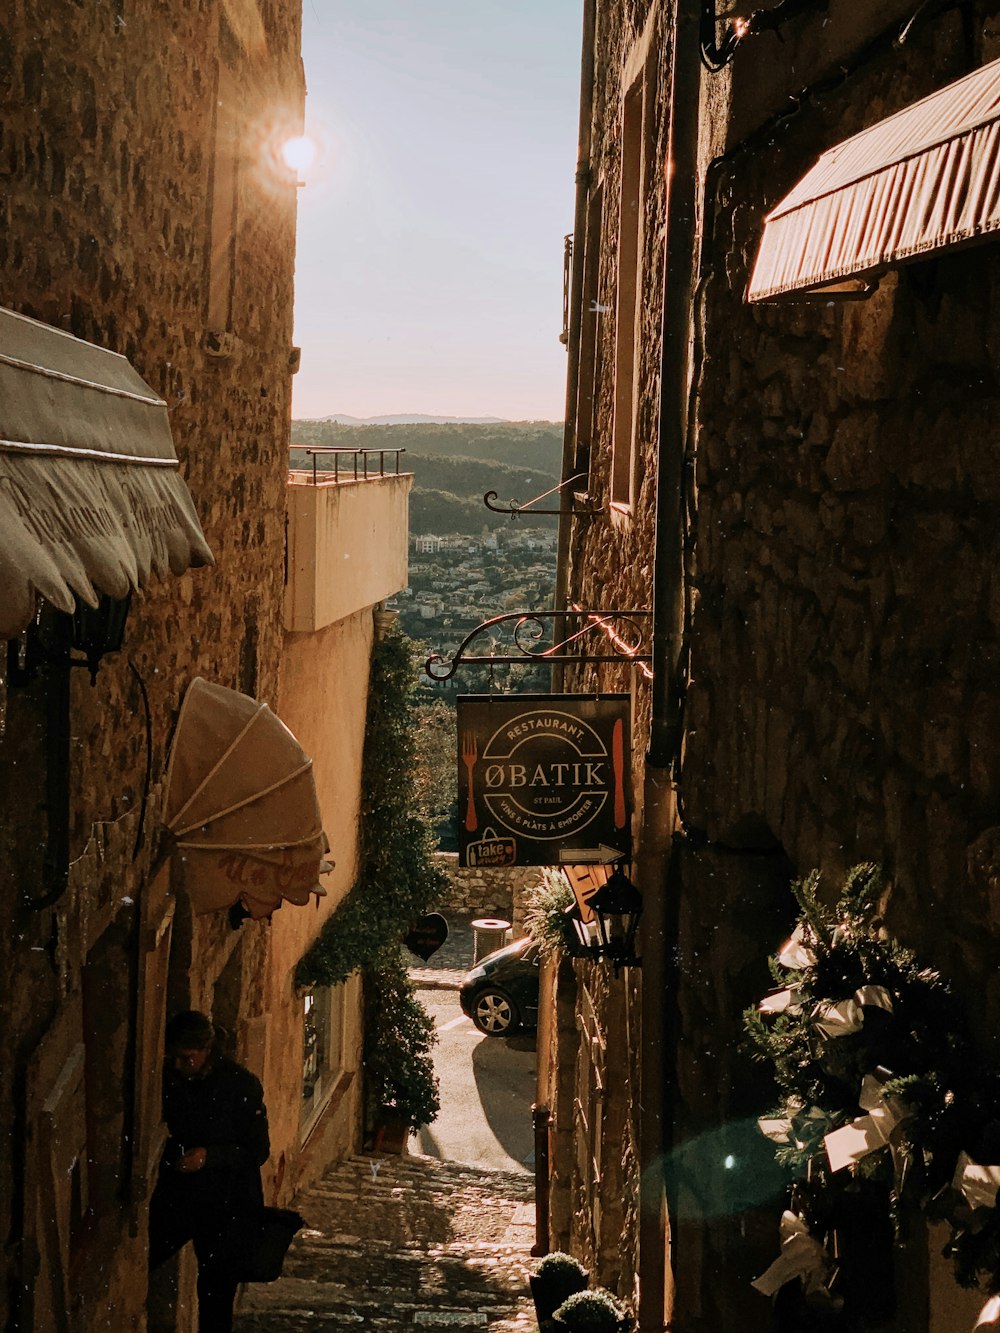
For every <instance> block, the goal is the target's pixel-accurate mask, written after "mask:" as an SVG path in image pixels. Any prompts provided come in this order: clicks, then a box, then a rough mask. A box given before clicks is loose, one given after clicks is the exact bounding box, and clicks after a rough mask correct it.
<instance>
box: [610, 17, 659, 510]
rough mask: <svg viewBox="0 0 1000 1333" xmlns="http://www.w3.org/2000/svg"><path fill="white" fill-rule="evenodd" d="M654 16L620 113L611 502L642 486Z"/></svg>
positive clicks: (628, 498)
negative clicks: (640, 422) (640, 403)
mask: <svg viewBox="0 0 1000 1333" xmlns="http://www.w3.org/2000/svg"><path fill="white" fill-rule="evenodd" d="M654 17H655V10H654V14H653V15H652V16H651V19H650V22H649V24H647V28H646V32H645V33H644V35H643V37H642V39H641V41H640V42H639V44H638V47H637V50H636V52H635V53H634V54H633V57H632V59H631V60H630V62H629V65H628V68H627V70H626V77H625V86H626V89H627V91H626V93H625V101H624V106H623V109H622V160H621V201H620V206H619V221H618V297H617V309H616V321H615V394H614V409H615V415H614V429H613V433H612V456H611V502H612V504H613V505H616V506H618V507H619V508H621V509H627V508H630V507H631V505H632V504H633V503H634V502H635V498H636V492H637V490H638V485H639V476H638V458H639V448H638V440H637V438H636V435H637V432H636V425H637V411H636V408H637V399H638V390H639V369H640V367H639V353H640V349H641V345H642V344H641V338H640V330H641V318H642V297H643V280H644V277H645V266H644V264H643V251H644V247H645V240H646V237H645V234H644V230H645V229H644V225H643V203H644V201H645V200H646V198H647V196H648V194H649V189H648V183H649V181H650V178H651V169H652V161H653V155H654V152H655V139H654V135H653V130H654V125H655V75H656V66H655V63H654V58H653V52H654V50H655V48H654V46H653V44H652V40H651V39H652V33H653V26H652V21H653V18H654Z"/></svg>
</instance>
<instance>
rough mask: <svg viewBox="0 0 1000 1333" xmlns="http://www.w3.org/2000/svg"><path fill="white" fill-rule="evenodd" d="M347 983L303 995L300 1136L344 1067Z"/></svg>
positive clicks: (308, 1128) (321, 1108)
mask: <svg viewBox="0 0 1000 1333" xmlns="http://www.w3.org/2000/svg"><path fill="white" fill-rule="evenodd" d="M346 1021H347V986H346V984H345V985H341V986H316V987H313V988H312V989H311V990H307V991H306V992H305V994H304V995H303V997H302V1037H303V1043H302V1111H301V1116H300V1128H301V1130H302V1135H303V1137H305V1135H306V1134H308V1132H309V1131H310V1130H311V1129H312V1127H313V1125H314V1124H315V1122H316V1120H317V1119H318V1117H319V1115H320V1113H321V1112H322V1110H323V1108H324V1107H325V1106H326V1104H327V1103H328V1102H329V1100H330V1097H331V1095H332V1093H333V1090H334V1088H335V1087H336V1085H337V1082H338V1080H339V1079H340V1076H341V1074H342V1073H343V1072H344V1067H345V1046H346V1042H345V1026H346Z"/></svg>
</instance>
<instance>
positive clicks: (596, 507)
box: [483, 472, 604, 518]
mask: <svg viewBox="0 0 1000 1333" xmlns="http://www.w3.org/2000/svg"><path fill="white" fill-rule="evenodd" d="M586 480H587V474H586V472H578V473H577V474H576V476H575V477H567V478H566V480H565V481H561V482H560V483H559V485H558V486H553V487H552V489H551V490H548V491H543V492H542V494H541V495H536V496H535V498H534V499H533V500H525V502H524V504H518V502H517V501H516V500H505V501H502V502H501V503H500V504H498V505H496V504H493V501H494V500H495V499H496V498H497V492H496V491H487V492H486V494H485V495H484V496H483V504H484V505H485V506H486V508H487V509H491V510H492V511H493V513H494V514H509V515H510V517H511V518H517V516H518V514H528V515H532V514H562V513H567V512H568V513H571V514H579V515H585V516H588V517H589V516H590V515H591V514H600V513H602V512H603V510H604V505H603V504H602V503H601V502H600V500H598V499H597V497H596V496H593V495H586V494H583V495H581V493H580V492H579V491H573V492H571V497H572V503H571V505H570V508H569V510H564V509H532V508H531V506H532V505H534V504H537V503H538V501H539V500H545V499H547V498H548V496H550V495H556V494H558V492H559V491H562V490H565V488H566V487H567V486H572V485H573V483H574V482H575V481H583V482H585V481H586Z"/></svg>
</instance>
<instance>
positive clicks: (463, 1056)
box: [410, 989, 535, 1172]
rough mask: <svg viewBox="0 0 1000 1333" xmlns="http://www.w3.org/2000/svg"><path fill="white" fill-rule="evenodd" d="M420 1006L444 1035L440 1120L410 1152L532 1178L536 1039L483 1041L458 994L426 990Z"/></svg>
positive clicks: (437, 1061)
mask: <svg viewBox="0 0 1000 1333" xmlns="http://www.w3.org/2000/svg"><path fill="white" fill-rule="evenodd" d="M420 999H421V1002H422V1003H423V1004H424V1005H425V1006H426V1007H427V1009H428V1011H429V1012H430V1014H431V1016H432V1017H433V1019H434V1022H435V1024H436V1026H437V1029H438V1034H439V1043H438V1045H437V1046H436V1047H435V1049H434V1068H435V1071H436V1072H437V1075H438V1078H439V1079H440V1081H441V1114H440V1115H439V1116H438V1118H437V1120H435V1122H434V1124H433V1125H425V1126H424V1127H423V1129H421V1130H420V1132H419V1134H417V1135H415V1136H414V1137H413V1139H411V1141H410V1146H411V1148H412V1149H413V1151H415V1152H422V1153H426V1154H427V1155H428V1156H430V1157H440V1158H442V1159H444V1160H445V1161H450V1162H463V1163H465V1164H466V1165H468V1166H482V1167H498V1168H500V1169H502V1170H506V1171H525V1172H527V1171H532V1170H533V1169H534V1140H533V1136H532V1130H531V1103H532V1102H533V1101H534V1098H535V1034H534V1032H525V1033H521V1034H517V1035H515V1036H512V1037H484V1036H483V1035H482V1033H480V1032H478V1031H477V1030H476V1028H475V1027H474V1026H473V1024H472V1020H471V1019H470V1018H466V1017H465V1015H464V1014H463V1013H462V1011H461V1009H460V1008H459V1004H458V994H457V992H455V991H453V990H423V989H421V991H420Z"/></svg>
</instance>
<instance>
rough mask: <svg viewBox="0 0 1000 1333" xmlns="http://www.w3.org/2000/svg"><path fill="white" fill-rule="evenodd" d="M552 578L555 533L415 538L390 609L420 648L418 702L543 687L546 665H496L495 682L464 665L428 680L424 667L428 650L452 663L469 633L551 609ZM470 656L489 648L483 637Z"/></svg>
mask: <svg viewBox="0 0 1000 1333" xmlns="http://www.w3.org/2000/svg"><path fill="white" fill-rule="evenodd" d="M555 573H556V533H555V531H554V530H553V529H551V528H521V527H518V528H513V527H511V526H508V527H506V528H503V529H501V530H500V531H496V530H491V529H488V528H484V529H483V532H482V533H481V535H480V536H478V537H470V536H467V535H465V534H464V533H448V534H441V535H439V534H435V533H422V534H418V535H415V536H412V537H411V538H410V579H409V585H408V586H407V587H406V588H404V589H403V590H402V591H401V592H400V593H398V594H397V595H396V596H395V597H394V598H392V600H391V601H390V602H389V603H388V605H389V607H390V608H391V609H393V610H397V611H398V612H399V615H400V624H401V627H402V628H403V629H404V630H405V632H406V633H407V634H408V635H409V636H410V638H412V639H414V640H415V641H416V642H417V644H418V645H419V656H420V667H421V670H420V671H419V685H420V693H421V694H422V695H423V697H424V698H427V697H429V696H430V695H435V696H439V697H440V696H441V695H442V694H443V695H445V696H447V695H449V694H452V693H475V692H478V691H479V690H485V689H489V688H494V689H497V690H499V691H502V692H507V691H509V690H511V689H514V688H516V689H518V690H542V691H544V690H547V689H548V688H549V667H548V666H547V665H545V664H544V663H540V664H538V665H537V666H536V665H534V664H532V663H527V664H519V665H516V666H506V665H502V664H500V665H497V666H496V667H494V668H492V681H491V679H490V668H487V667H470V668H462V669H461V670H460V671H459V672H457V673H456V675H454V676H452V678H451V679H450V680H448V681H444V682H441V683H435V682H433V681H431V679H430V678H429V677H428V676H427V675H426V674H425V673H424V671H423V670H422V665H423V661H424V660H426V657H428V656H429V655H431V654H432V653H436V654H438V655H439V656H440V657H442V658H444V659H446V660H450V659H451V658H452V657H453V656H454V654H455V652H456V651H457V649H458V646H459V644H460V643H461V642H462V640H463V639H464V638H465V636H466V635H467V634H468V633H469V631H470V630H472V629H474V628H475V627H476V626H477V625H479V624H481V623H482V622H483V621H485V620H489V619H491V618H492V617H493V616H498V615H503V614H505V613H513V612H516V611H537V610H548V609H550V608H551V606H552V597H553V593H554V591H555ZM506 642H507V643H509V639H508V640H506ZM470 651H472V652H474V653H476V654H479V655H481V654H483V653H485V652H487V651H488V643H487V642H486V641H485V640H484V641H483V642H481V643H479V644H477V645H475V646H474V647H472V648H471V649H470ZM499 651H500V652H501V653H503V652H509V651H510V648H509V647H500V648H499Z"/></svg>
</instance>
